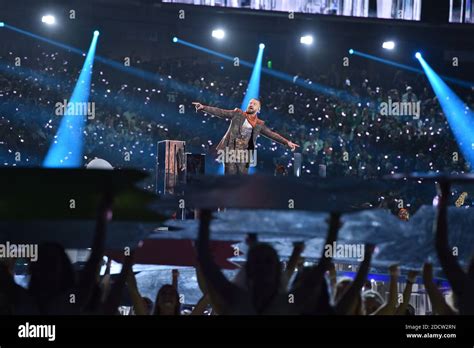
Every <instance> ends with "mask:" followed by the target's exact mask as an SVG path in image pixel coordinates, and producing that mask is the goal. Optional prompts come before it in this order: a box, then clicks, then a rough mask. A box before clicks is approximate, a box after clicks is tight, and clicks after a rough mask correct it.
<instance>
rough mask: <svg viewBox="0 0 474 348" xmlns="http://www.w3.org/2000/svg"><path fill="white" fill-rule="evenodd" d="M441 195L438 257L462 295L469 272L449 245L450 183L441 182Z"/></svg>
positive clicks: (437, 222) (454, 286) (437, 220)
mask: <svg viewBox="0 0 474 348" xmlns="http://www.w3.org/2000/svg"><path fill="white" fill-rule="evenodd" d="M439 188H440V191H441V195H440V198H439V201H438V212H437V219H436V222H435V226H434V228H435V245H436V252H437V254H438V259H439V262H440V264H441V267H442V268H443V271H444V273H445V274H446V277H447V278H448V280H449V283H450V284H451V287H452V289H453V291H454V293H455V294H456V295H457V296H459V298H461V297H462V294H463V292H464V291H465V290H466V281H467V274H466V273H465V272H464V271H463V269H462V268H461V266H460V265H459V263H458V261H457V259H456V257H455V256H454V255H453V252H452V250H450V247H449V241H448V197H449V193H450V184H449V182H447V181H442V182H440V184H439Z"/></svg>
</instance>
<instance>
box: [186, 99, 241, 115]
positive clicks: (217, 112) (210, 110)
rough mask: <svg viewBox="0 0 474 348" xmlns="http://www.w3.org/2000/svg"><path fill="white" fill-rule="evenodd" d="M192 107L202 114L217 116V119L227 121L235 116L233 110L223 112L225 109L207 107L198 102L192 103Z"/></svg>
mask: <svg viewBox="0 0 474 348" xmlns="http://www.w3.org/2000/svg"><path fill="white" fill-rule="evenodd" d="M193 105H194V107H195V108H196V111H202V112H207V113H208V114H211V115H214V116H217V117H219V118H224V119H225V118H227V119H232V118H233V117H234V116H235V112H236V111H235V109H234V110H225V109H220V108H216V107H213V106H208V105H203V104H201V103H198V102H193Z"/></svg>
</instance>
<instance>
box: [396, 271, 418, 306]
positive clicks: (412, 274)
mask: <svg viewBox="0 0 474 348" xmlns="http://www.w3.org/2000/svg"><path fill="white" fill-rule="evenodd" d="M417 275H418V271H415V270H413V271H409V272H408V275H407V282H406V284H405V290H403V302H402V303H400V305H399V306H398V308H397V311H396V312H395V314H396V315H405V312H406V310H407V308H408V304H409V303H410V296H411V291H412V289H413V284H414V283H415V282H416V276H417Z"/></svg>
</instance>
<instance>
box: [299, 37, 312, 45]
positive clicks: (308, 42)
mask: <svg viewBox="0 0 474 348" xmlns="http://www.w3.org/2000/svg"><path fill="white" fill-rule="evenodd" d="M300 43H302V44H303V45H312V44H313V37H312V36H311V35H305V36H302V37H300Z"/></svg>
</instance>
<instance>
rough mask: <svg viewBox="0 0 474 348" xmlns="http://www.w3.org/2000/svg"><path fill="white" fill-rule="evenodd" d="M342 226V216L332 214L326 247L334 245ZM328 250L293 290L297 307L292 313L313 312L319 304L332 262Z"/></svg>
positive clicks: (323, 252)
mask: <svg viewBox="0 0 474 348" xmlns="http://www.w3.org/2000/svg"><path fill="white" fill-rule="evenodd" d="M340 226H341V222H340V214H339V213H331V217H330V220H329V231H328V235H327V237H326V242H325V244H324V245H325V246H326V245H333V244H334V242H335V241H336V240H337V234H338V231H339V228H340ZM325 250H326V248H323V251H322V255H321V258H320V260H319V263H318V265H317V266H313V267H312V268H311V269H310V270H309V271H308V273H307V274H306V275H305V276H304V279H303V280H302V282H301V283H300V285H298V286H297V287H296V288H294V289H292V291H291V294H293V295H294V303H295V306H292V308H293V309H292V311H291V312H292V313H296V314H301V313H302V312H303V311H308V310H309V311H311V310H312V309H314V308H315V306H316V305H317V303H318V300H319V296H320V294H321V287H322V286H321V285H322V282H324V281H326V280H325V279H324V274H325V273H326V271H327V270H328V269H329V265H330V263H331V260H332V255H327V254H326V253H325Z"/></svg>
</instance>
